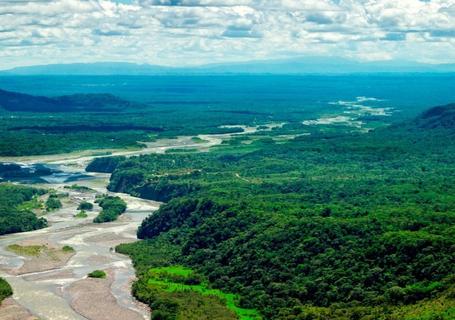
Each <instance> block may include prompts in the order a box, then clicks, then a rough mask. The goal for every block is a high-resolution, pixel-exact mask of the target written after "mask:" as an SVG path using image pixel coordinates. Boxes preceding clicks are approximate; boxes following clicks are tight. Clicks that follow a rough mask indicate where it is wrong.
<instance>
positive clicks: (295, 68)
mask: <svg viewBox="0 0 455 320" xmlns="http://www.w3.org/2000/svg"><path fill="white" fill-rule="evenodd" d="M413 72H415V73H432V72H434V73H444V72H449V73H450V72H455V64H426V63H418V62H412V61H396V60H393V61H375V62H360V61H355V60H349V59H343V58H327V57H305V58H294V59H282V60H263V61H248V62H239V63H221V64H209V65H201V66H195V67H167V66H157V65H150V64H136V63H128V62H97V63H73V64H49V65H37V66H28V67H17V68H13V69H9V70H3V71H0V74H1V75H187V74H349V73H413Z"/></svg>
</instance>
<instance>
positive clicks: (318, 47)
mask: <svg viewBox="0 0 455 320" xmlns="http://www.w3.org/2000/svg"><path fill="white" fill-rule="evenodd" d="M296 56H328V57H330V56H338V57H344V58H352V59H356V60H362V61H372V60H373V61H375V60H413V61H419V62H430V63H453V62H455V0H431V1H430V0H425V1H424V0H0V68H1V69H5V68H10V67H15V66H23V65H33V64H49V63H72V62H94V61H129V62H137V63H150V64H162V65H170V66H184V65H196V64H205V63H220V62H230V61H246V60H257V59H260V60H264V59H281V58H287V57H296Z"/></svg>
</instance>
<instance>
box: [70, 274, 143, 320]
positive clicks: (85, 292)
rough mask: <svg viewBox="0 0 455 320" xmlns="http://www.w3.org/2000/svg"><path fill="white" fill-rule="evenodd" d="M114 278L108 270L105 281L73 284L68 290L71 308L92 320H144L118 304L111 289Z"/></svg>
mask: <svg viewBox="0 0 455 320" xmlns="http://www.w3.org/2000/svg"><path fill="white" fill-rule="evenodd" d="M113 277H114V275H113V272H112V270H108V271H107V277H106V278H105V279H95V278H86V279H82V280H79V281H76V282H74V283H72V284H71V285H70V286H69V287H68V288H67V289H66V293H67V294H68V295H69V296H70V304H71V307H72V308H73V309H74V310H75V311H76V312H77V313H79V314H80V315H82V316H84V317H86V318H87V319H91V320H112V319H128V320H143V317H142V316H141V315H140V314H139V313H137V312H135V311H133V310H130V309H126V308H123V307H121V306H120V305H119V304H118V303H117V300H116V299H115V297H114V296H113V295H112V293H111V289H110V287H111V285H112V282H113Z"/></svg>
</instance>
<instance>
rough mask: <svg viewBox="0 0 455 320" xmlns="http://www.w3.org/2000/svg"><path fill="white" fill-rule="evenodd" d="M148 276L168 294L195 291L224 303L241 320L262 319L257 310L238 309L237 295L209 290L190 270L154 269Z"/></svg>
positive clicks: (153, 283)
mask: <svg viewBox="0 0 455 320" xmlns="http://www.w3.org/2000/svg"><path fill="white" fill-rule="evenodd" d="M148 275H149V276H150V278H149V280H148V284H149V285H150V286H154V287H159V288H160V289H163V290H165V291H167V292H185V291H194V292H197V293H199V294H202V295H204V296H215V297H218V298H219V299H221V300H222V301H224V302H225V304H226V307H227V308H228V309H229V310H231V311H233V312H234V313H235V314H236V315H237V316H238V317H239V319H240V320H258V319H261V316H260V315H259V313H258V312H257V311H256V310H254V309H244V308H240V307H238V306H237V303H236V301H237V296H236V295H234V294H231V293H225V292H223V291H221V290H218V289H210V288H208V284H207V283H206V282H200V281H199V279H198V276H197V275H196V274H195V273H194V272H193V270H191V269H189V268H185V267H182V266H170V267H160V268H152V269H150V270H149V272H148ZM190 283H194V284H190Z"/></svg>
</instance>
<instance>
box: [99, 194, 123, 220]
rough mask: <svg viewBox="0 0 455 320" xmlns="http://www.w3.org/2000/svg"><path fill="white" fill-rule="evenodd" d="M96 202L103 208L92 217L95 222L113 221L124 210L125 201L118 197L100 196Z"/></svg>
mask: <svg viewBox="0 0 455 320" xmlns="http://www.w3.org/2000/svg"><path fill="white" fill-rule="evenodd" d="M96 203H98V205H99V206H100V207H101V208H102V209H103V210H101V212H100V213H99V214H98V215H97V216H96V218H95V219H93V222H95V223H103V222H112V221H115V220H117V218H118V217H119V216H120V215H121V214H123V213H124V212H125V210H126V202H125V201H123V200H122V199H121V198H120V197H113V196H102V197H100V198H98V199H96Z"/></svg>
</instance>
